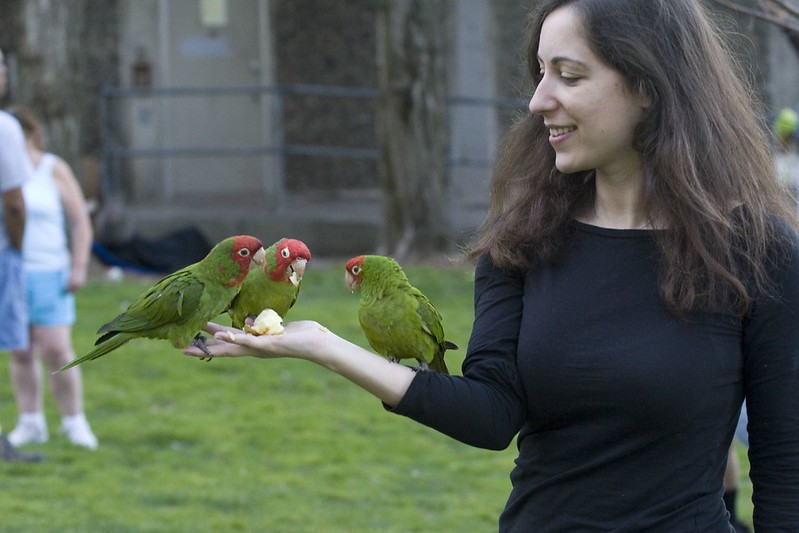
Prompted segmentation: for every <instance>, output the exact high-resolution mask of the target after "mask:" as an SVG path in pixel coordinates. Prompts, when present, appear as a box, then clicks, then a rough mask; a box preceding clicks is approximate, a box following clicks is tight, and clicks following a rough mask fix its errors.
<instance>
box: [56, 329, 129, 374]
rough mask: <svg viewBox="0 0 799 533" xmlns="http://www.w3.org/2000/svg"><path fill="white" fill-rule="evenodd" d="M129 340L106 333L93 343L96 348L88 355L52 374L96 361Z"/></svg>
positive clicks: (114, 333) (116, 334)
mask: <svg viewBox="0 0 799 533" xmlns="http://www.w3.org/2000/svg"><path fill="white" fill-rule="evenodd" d="M130 339H131V338H130V337H129V336H127V335H123V334H119V333H117V332H111V333H106V334H105V335H103V336H102V337H100V338H99V339H97V342H95V345H96V346H95V347H94V348H93V349H92V351H90V352H89V353H87V354H86V355H84V356H82V357H78V358H77V359H75V360H73V361H70V362H69V363H67V364H66V365H64V366H62V367H61V368H59V369H58V370H56V371H55V372H53V374H58V373H59V372H63V371H64V370H67V369H68V368H72V367H73V366H76V365H79V364H81V363H84V362H86V361H91V360H93V359H97V358H98V357H101V356H103V355H105V354H107V353H108V352H110V351H111V350H115V349H117V348H119V347H120V346H122V345H123V344H125V343H126V342H128V341H129V340H130Z"/></svg>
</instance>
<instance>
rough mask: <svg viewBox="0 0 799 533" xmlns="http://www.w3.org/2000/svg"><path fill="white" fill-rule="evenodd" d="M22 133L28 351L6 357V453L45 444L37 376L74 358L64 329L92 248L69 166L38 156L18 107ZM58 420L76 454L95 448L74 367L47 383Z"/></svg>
mask: <svg viewBox="0 0 799 533" xmlns="http://www.w3.org/2000/svg"><path fill="white" fill-rule="evenodd" d="M10 112H11V114H12V115H13V116H15V117H16V118H17V120H19V123H20V124H21V126H22V129H23V131H24V132H25V142H26V148H27V153H28V155H29V156H30V160H31V163H32V164H33V168H34V173H33V177H32V179H31V180H30V181H28V182H27V183H26V184H25V185H24V186H23V188H22V192H23V195H24V197H25V204H26V206H27V212H28V217H27V218H28V223H27V227H26V230H25V239H24V241H23V247H22V251H23V259H24V271H25V280H26V286H27V298H28V310H29V314H30V318H29V321H30V322H29V323H30V338H31V343H30V346H29V347H28V348H27V349H22V350H13V351H12V352H11V361H10V370H11V382H12V385H13V388H14V394H15V397H16V400H17V408H18V409H19V421H18V422H17V426H16V427H15V428H14V430H13V431H11V433H9V435H8V440H9V441H10V442H11V444H13V445H14V446H23V445H25V444H32V443H43V442H47V440H48V438H49V434H48V430H47V421H46V420H45V415H44V401H43V390H42V389H43V387H42V372H41V365H40V364H39V359H41V360H42V361H43V362H44V364H45V366H46V367H47V369H48V371H49V372H48V373H49V374H51V373H52V372H53V371H55V370H58V369H59V368H61V367H62V366H64V365H65V364H67V363H69V362H70V361H71V360H72V359H74V357H75V353H74V351H73V348H72V325H73V324H74V323H75V297H74V292H75V291H77V290H78V289H80V288H81V287H82V286H83V285H84V283H85V282H86V275H87V270H88V266H89V256H90V251H91V242H92V236H93V231H92V226H91V220H90V219H89V211H88V207H87V205H86V200H85V199H84V196H83V192H82V191H81V188H80V184H79V183H78V181H77V179H75V175H74V173H73V172H72V169H71V168H70V166H69V164H68V163H67V162H66V161H64V160H63V159H61V158H60V157H58V156H56V155H55V154H51V153H48V152H46V151H45V150H44V147H43V142H42V135H41V130H40V127H39V122H38V121H37V120H36V117H34V115H33V113H31V111H30V110H29V109H28V108H26V107H24V106H16V107H13V108H11V109H10ZM50 385H51V389H52V391H53V396H54V398H55V401H56V403H57V404H58V408H59V411H60V412H61V428H60V432H62V433H64V435H65V436H66V438H67V439H68V440H69V441H70V442H72V443H73V444H76V445H78V446H83V447H85V448H88V449H90V450H94V449H96V448H97V444H98V442H97V437H96V436H95V435H94V433H93V432H92V429H91V427H90V426H89V422H88V421H87V420H86V416H85V414H84V411H83V383H82V376H81V371H80V369H79V368H78V367H74V368H71V369H69V370H67V371H64V372H60V373H58V374H51V375H50Z"/></svg>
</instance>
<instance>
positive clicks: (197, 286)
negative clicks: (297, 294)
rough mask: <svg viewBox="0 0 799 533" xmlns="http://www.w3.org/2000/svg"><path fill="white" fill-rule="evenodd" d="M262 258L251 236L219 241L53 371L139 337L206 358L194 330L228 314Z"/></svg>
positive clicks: (91, 357) (75, 363)
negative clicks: (190, 347)
mask: <svg viewBox="0 0 799 533" xmlns="http://www.w3.org/2000/svg"><path fill="white" fill-rule="evenodd" d="M264 255H265V252H264V249H263V244H262V243H261V241H260V240H259V239H257V238H255V237H251V236H249V235H237V236H235V237H228V238H227V239H225V240H223V241H221V242H219V243H218V244H217V245H216V246H214V247H213V248H212V249H211V251H210V252H208V255H206V256H205V257H204V258H203V259H202V260H201V261H199V262H197V263H194V264H192V265H189V266H187V267H185V268H182V269H180V270H178V271H176V272H174V273H172V274H169V275H168V276H166V277H164V278H163V279H161V280H160V281H158V282H157V283H156V284H155V285H153V286H152V287H150V289H148V290H147V291H146V292H145V293H143V294H142V295H141V296H139V297H138V298H136V299H135V300H134V301H133V302H132V303H131V304H130V305H129V306H128V308H127V309H126V310H125V311H124V312H123V313H121V314H120V315H119V316H117V317H116V318H115V319H113V320H112V321H111V322H109V323H107V324H104V325H103V326H102V327H100V329H98V330H97V334H98V335H101V336H100V337H99V338H98V339H97V341H96V342H95V343H94V345H95V348H93V349H92V350H91V351H90V352H89V353H87V354H86V355H84V356H83V357H80V358H78V359H75V360H74V361H72V362H70V363H69V364H67V365H64V366H63V367H62V368H60V369H58V370H57V371H56V372H61V371H63V370H66V369H67V368H70V367H73V366H75V365H79V364H80V363H83V362H84V361H89V360H91V359H97V358H98V357H100V356H102V355H105V354H107V353H108V352H110V351H111V350H114V349H116V348H119V347H120V346H122V345H123V344H125V343H126V342H128V341H129V340H131V339H136V338H139V337H145V338H148V339H167V340H169V341H170V342H171V343H172V346H174V347H175V348H184V347H186V346H188V345H189V344H190V343H191V344H193V345H194V346H197V347H198V348H200V349H201V350H203V352H205V353H206V354H207V355H208V358H209V359H210V358H211V357H212V355H211V354H210V353H209V352H208V351H207V349H206V347H205V338H204V337H203V336H202V335H201V334H200V333H198V331H200V330H202V328H203V327H204V326H205V323H206V322H208V321H209V320H211V319H212V318H214V317H215V316H217V315H219V314H221V313H223V312H224V311H225V309H227V307H228V305H230V301H231V300H232V299H233V298H234V297H235V296H236V294H238V292H239V289H240V288H241V284H242V283H243V282H244V280H245V278H246V277H247V274H248V272H249V270H250V268H251V267H252V265H253V264H255V265H262V264H263V263H264V260H265V257H264Z"/></svg>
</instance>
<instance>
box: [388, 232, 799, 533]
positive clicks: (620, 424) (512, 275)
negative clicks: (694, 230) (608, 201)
mask: <svg viewBox="0 0 799 533" xmlns="http://www.w3.org/2000/svg"><path fill="white" fill-rule="evenodd" d="M792 237H793V238H795V236H794V235H792ZM657 271H658V265H657V256H656V250H655V244H654V239H653V234H652V232H650V231H645V230H613V229H604V228H599V227H595V226H589V225H586V224H580V223H575V236H574V240H573V242H572V244H571V245H570V247H569V249H568V251H567V252H566V253H565V255H564V256H563V257H562V258H561V260H560V261H558V262H557V264H554V265H540V266H537V267H536V268H534V269H532V270H531V271H529V272H527V273H520V272H515V271H508V270H502V269H499V268H497V267H496V266H494V265H493V264H492V262H491V261H490V260H489V259H488V258H482V259H481V260H480V262H479V263H478V265H477V269H476V273H475V322H474V328H473V331H472V335H471V338H470V341H469V347H468V353H467V356H466V359H465V361H464V364H463V376H447V375H442V374H437V373H433V372H420V373H418V374H417V375H416V377H415V378H414V380H413V382H412V384H411V386H410V388H409V390H408V392H407V393H406V395H405V397H404V398H403V399H402V401H401V402H400V404H399V405H398V406H396V408H395V409H394V411H395V412H396V413H398V414H402V415H405V416H408V417H411V418H413V419H415V420H417V421H419V422H421V423H423V424H426V425H428V426H430V427H432V428H435V429H437V430H439V431H441V432H443V433H445V434H447V435H450V436H452V437H453V438H455V439H458V440H460V441H462V442H465V443H467V444H471V445H473V446H478V447H484V448H490V449H503V448H506V447H507V446H508V445H509V444H510V443H511V442H512V440H513V438H514V437H515V436H516V435H517V434H518V440H517V445H518V450H519V455H518V458H517V460H516V466H515V468H514V469H513V471H512V473H511V480H512V484H513V489H512V491H511V494H510V497H509V499H508V502H507V505H506V507H505V510H504V512H503V513H502V515H501V517H500V520H499V529H500V531H502V532H510V531H514V532H529V531H535V532H550V531H568V532H576V531H647V532H655V531H663V532H676V531H679V532H688V531H702V532H725V533H726V532H729V531H730V526H729V523H728V518H727V515H726V511H725V508H724V504H723V502H722V498H721V494H722V490H723V488H722V487H723V485H722V479H723V475H724V469H725V465H726V459H727V450H728V447H729V445H730V442H731V439H732V435H733V432H734V429H735V425H736V421H737V418H738V414H739V412H740V408H741V403H742V401H743V399H744V396H745V397H746V399H747V409H748V413H749V431H750V450H749V455H750V463H751V470H750V475H751V479H752V482H753V488H754V493H753V500H754V503H755V515H754V521H755V526H756V530H757V531H758V533H764V532H771V531H793V532H796V531H799V246H794V247H793V248H792V249H791V250H790V251H789V253H788V254H787V255H786V254H785V253H781V254H780V257H779V265H775V266H774V267H773V268H772V278H773V280H774V282H775V284H776V292H777V293H778V294H779V295H780V298H778V299H767V298H761V299H759V300H757V301H756V302H755V303H754V305H753V306H752V310H751V311H750V312H749V313H747V314H746V315H745V316H739V315H736V314H734V313H728V314H724V313H718V314H695V315H691V316H689V317H684V318H679V317H676V316H675V315H673V314H671V313H670V312H669V311H668V310H667V309H666V307H665V306H664V304H663V302H662V301H661V299H660V297H659V294H658V279H657Z"/></svg>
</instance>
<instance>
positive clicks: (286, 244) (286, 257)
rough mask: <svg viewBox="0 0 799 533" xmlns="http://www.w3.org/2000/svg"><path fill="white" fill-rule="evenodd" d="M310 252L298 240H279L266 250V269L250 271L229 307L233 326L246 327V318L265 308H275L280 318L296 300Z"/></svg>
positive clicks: (254, 315)
mask: <svg viewBox="0 0 799 533" xmlns="http://www.w3.org/2000/svg"><path fill="white" fill-rule="evenodd" d="M310 260H311V252H310V250H308V247H307V246H306V245H305V243H304V242H302V241H300V240H298V239H280V240H279V241H277V242H276V243H274V244H273V245H272V246H270V247H269V248H267V249H266V261H265V262H264V266H263V268H259V269H256V270H253V271H252V272H250V275H249V276H247V279H246V280H245V281H244V283H243V284H242V286H241V291H239V294H238V295H237V296H236V297H235V298H234V299H233V302H232V303H231V304H230V309H228V315H230V318H231V324H232V325H233V327H234V328H239V329H241V328H243V327H244V321H245V320H246V319H247V318H248V317H249V318H255V317H257V316H258V314H259V313H260V312H261V311H263V310H264V309H273V310H274V311H275V312H276V313H277V314H278V315H280V318H285V317H286V313H288V311H289V309H291V307H292V306H293V305H294V302H296V301H297V296H298V295H299V294H300V283H301V282H302V277H303V276H304V275H305V266H306V265H307V264H308V262H309V261H310Z"/></svg>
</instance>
